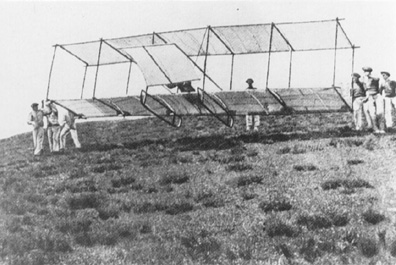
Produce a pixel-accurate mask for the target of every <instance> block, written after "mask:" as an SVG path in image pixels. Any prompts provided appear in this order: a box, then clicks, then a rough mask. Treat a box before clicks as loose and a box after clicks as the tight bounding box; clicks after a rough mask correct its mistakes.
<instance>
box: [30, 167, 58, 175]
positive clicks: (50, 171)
mask: <svg viewBox="0 0 396 265" xmlns="http://www.w3.org/2000/svg"><path fill="white" fill-rule="evenodd" d="M57 173H58V170H57V168H56V167H55V166H54V165H45V164H42V165H40V166H39V167H37V168H33V171H32V177H34V178H44V177H47V176H52V175H56V174H57Z"/></svg>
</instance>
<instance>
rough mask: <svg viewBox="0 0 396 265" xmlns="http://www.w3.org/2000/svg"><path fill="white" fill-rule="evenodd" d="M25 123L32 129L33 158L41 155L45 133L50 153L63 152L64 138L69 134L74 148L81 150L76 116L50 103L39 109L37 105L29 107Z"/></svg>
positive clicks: (64, 146)
mask: <svg viewBox="0 0 396 265" xmlns="http://www.w3.org/2000/svg"><path fill="white" fill-rule="evenodd" d="M31 107H32V111H31V112H30V113H29V116H28V121H27V123H28V124H29V125H31V126H32V127H33V145H34V151H33V154H34V155H35V156H40V155H42V153H43V143H44V133H45V131H46V132H47V136H48V144H49V149H50V152H51V153H58V152H63V151H64V150H65V148H66V137H67V135H68V134H69V133H70V135H71V137H72V139H73V142H74V145H75V146H76V148H81V144H80V142H79V140H78V135H77V128H76V123H75V120H76V116H75V115H74V113H73V112H71V111H67V110H63V111H58V108H57V107H56V106H55V104H54V103H53V102H51V101H47V102H45V104H44V108H43V109H39V104H37V103H33V104H32V105H31Z"/></svg>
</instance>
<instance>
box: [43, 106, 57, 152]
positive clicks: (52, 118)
mask: <svg viewBox="0 0 396 265" xmlns="http://www.w3.org/2000/svg"><path fill="white" fill-rule="evenodd" d="M43 112H44V115H45V116H46V117H47V136H48V144H49V149H50V152H51V153H52V152H59V146H60V142H59V141H60V125H59V121H58V110H57V108H56V107H55V105H54V104H53V103H52V102H51V101H46V102H45V107H44V110H43Z"/></svg>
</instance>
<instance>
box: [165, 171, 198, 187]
mask: <svg viewBox="0 0 396 265" xmlns="http://www.w3.org/2000/svg"><path fill="white" fill-rule="evenodd" d="M189 179H190V176H189V175H188V174H187V173H181V172H180V173H179V172H171V173H167V174H166V175H164V176H162V177H161V179H160V180H159V184H160V185H164V186H165V185H169V184H183V183H185V182H187V181H188V180H189Z"/></svg>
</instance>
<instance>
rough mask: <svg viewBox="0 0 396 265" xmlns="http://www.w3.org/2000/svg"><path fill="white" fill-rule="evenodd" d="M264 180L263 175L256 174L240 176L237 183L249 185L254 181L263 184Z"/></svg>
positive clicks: (239, 185)
mask: <svg viewBox="0 0 396 265" xmlns="http://www.w3.org/2000/svg"><path fill="white" fill-rule="evenodd" d="M262 182H263V177H262V176H256V175H247V176H240V177H238V178H237V179H236V183H237V186H238V187H241V186H248V185H250V184H253V183H257V184H261V183H262Z"/></svg>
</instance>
